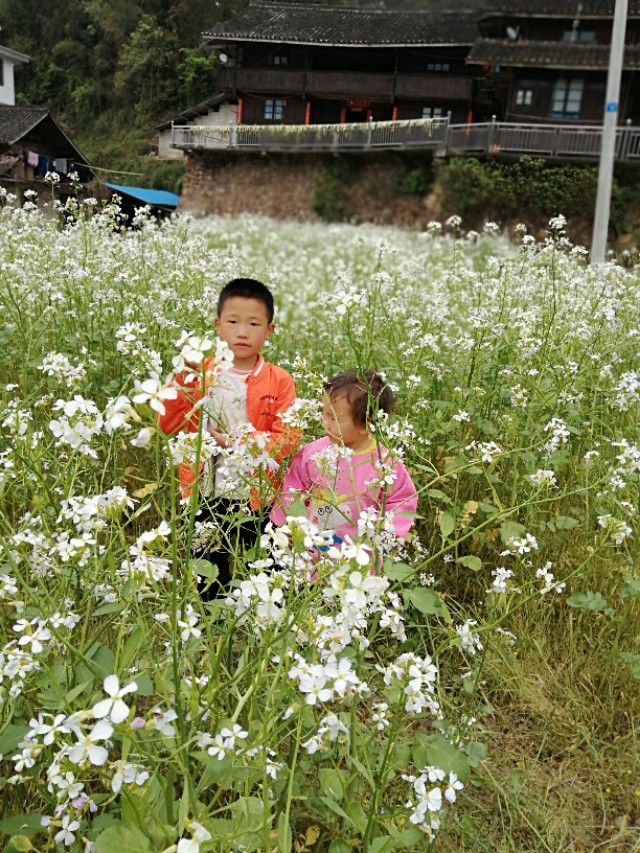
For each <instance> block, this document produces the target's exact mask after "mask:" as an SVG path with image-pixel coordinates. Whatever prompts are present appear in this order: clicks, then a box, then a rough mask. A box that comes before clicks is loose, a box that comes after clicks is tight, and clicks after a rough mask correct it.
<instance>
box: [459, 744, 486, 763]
mask: <svg viewBox="0 0 640 853" xmlns="http://www.w3.org/2000/svg"><path fill="white" fill-rule="evenodd" d="M464 751H465V753H466V754H467V758H468V759H469V766H470V767H478V765H479V764H480V762H481V761H483V760H484V757H485V755H486V754H487V745H486V744H485V743H482V741H479V740H472V741H470V742H469V743H468V744H467V745H466V747H465V750H464Z"/></svg>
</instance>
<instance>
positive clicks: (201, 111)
mask: <svg viewBox="0 0 640 853" xmlns="http://www.w3.org/2000/svg"><path fill="white" fill-rule="evenodd" d="M227 97H228V96H227V95H226V94H225V93H224V92H218V94H217V95H214V96H213V98H209V99H208V100H206V101H202V102H201V103H199V104H196V105H195V107H190V108H189V109H188V110H184V112H181V113H178V115H176V116H173V118H170V119H167V120H166V121H163V122H162V124H157V125H156V126H155V129H156V130H165V129H166V128H167V127H171V125H172V124H174V123H176V124H184V122H186V121H189V120H190V119H192V118H197V116H204V115H206V114H207V113H208V112H209V110H210V109H211V108H212V107H217V106H218V104H221V103H222V102H223V101H225V100H226V99H227Z"/></svg>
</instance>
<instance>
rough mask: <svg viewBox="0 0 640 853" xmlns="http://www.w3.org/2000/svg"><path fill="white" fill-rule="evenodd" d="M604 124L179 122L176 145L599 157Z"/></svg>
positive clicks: (628, 135) (635, 140) (632, 151)
mask: <svg viewBox="0 0 640 853" xmlns="http://www.w3.org/2000/svg"><path fill="white" fill-rule="evenodd" d="M601 140H602V128H601V127H595V126H593V125H575V124H513V123H510V122H499V121H490V122H480V123H476V124H451V123H450V120H449V118H442V119H415V120H410V121H398V122H366V123H359V124H331V125H322V124H318V125H313V124H311V125H228V126H224V125H174V126H173V127H172V129H171V147H172V148H179V149H182V150H185V151H192V150H203V149H205V150H206V149H228V150H247V149H249V150H251V149H253V150H260V151H333V152H335V151H367V150H374V149H375V150H390V149H396V150H397V149H400V150H402V149H434V150H436V151H437V152H438V154H440V155H443V156H446V155H447V154H456V155H464V154H492V155H504V154H506V155H521V154H531V155H535V156H540V157H549V158H559V159H585V160H589V159H596V158H597V157H598V156H599V154H600V145H601ZM615 156H616V159H617V160H618V161H633V160H640V127H635V126H630V125H626V126H622V127H619V128H618V130H617V133H616V147H615Z"/></svg>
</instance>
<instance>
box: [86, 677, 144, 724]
mask: <svg viewBox="0 0 640 853" xmlns="http://www.w3.org/2000/svg"><path fill="white" fill-rule="evenodd" d="M137 689H138V685H137V684H136V682H135V681H131V682H129V684H127V685H126V687H122V688H121V687H120V682H119V680H118V676H117V675H108V676H107V677H106V678H105V680H104V692H105V693H106V694H107V695H108V696H109V698H108V699H102V700H101V701H100V702H98V703H97V704H95V705H94V706H93V716H94V717H96V718H97V719H100V717H108V718H109V719H110V720H111V722H112V723H123V722H124V721H125V720H126V719H127V717H128V716H129V706H128V705H127V704H125V702H123V700H122V697H123V696H126V695H127V693H133V692H134V691H136V690H137Z"/></svg>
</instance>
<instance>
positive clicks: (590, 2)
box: [482, 0, 640, 20]
mask: <svg viewBox="0 0 640 853" xmlns="http://www.w3.org/2000/svg"><path fill="white" fill-rule="evenodd" d="M614 8H615V0H580V2H579V3H578V0H509V2H506V3H505V2H502V3H491V4H487V7H486V8H485V9H483V10H482V20H484V19H486V18H492V17H495V16H503V15H504V16H507V17H522V16H526V17H528V18H571V19H572V20H573V18H613V13H614ZM627 17H629V18H638V17H640V0H629V6H628V12H627Z"/></svg>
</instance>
